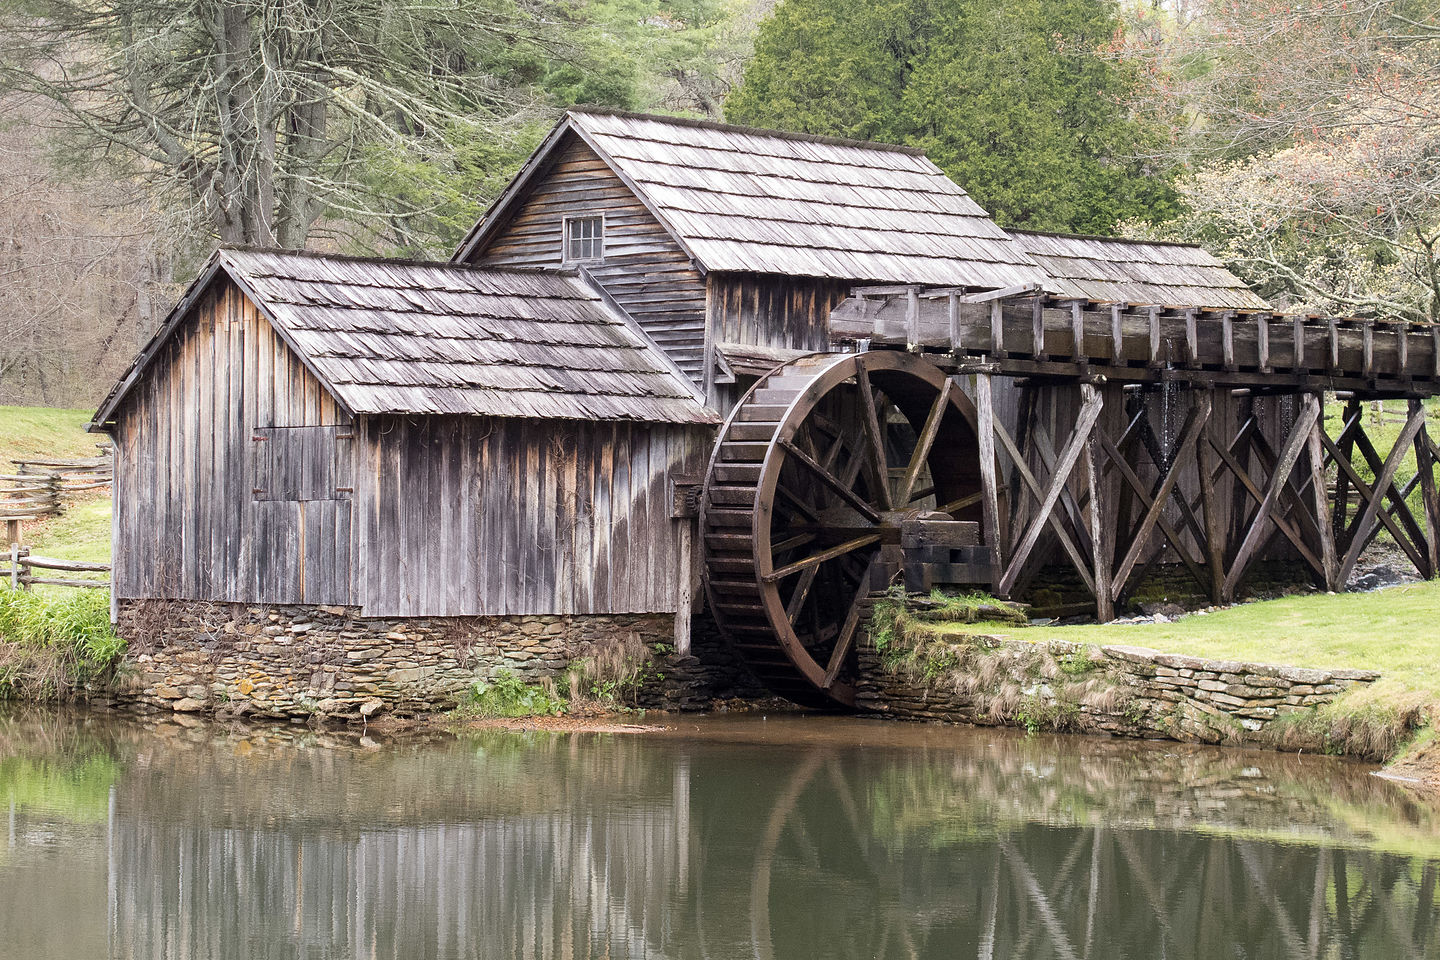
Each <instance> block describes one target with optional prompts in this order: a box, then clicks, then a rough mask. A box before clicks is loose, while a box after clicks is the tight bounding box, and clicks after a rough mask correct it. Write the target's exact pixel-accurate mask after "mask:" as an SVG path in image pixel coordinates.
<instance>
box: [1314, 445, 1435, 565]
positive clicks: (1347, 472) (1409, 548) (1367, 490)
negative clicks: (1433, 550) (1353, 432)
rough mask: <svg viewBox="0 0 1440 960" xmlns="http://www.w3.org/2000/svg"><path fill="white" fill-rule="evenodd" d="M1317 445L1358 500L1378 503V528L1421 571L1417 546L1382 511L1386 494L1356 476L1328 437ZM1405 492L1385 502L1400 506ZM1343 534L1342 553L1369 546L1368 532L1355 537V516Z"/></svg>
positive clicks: (1392, 516)
mask: <svg viewBox="0 0 1440 960" xmlns="http://www.w3.org/2000/svg"><path fill="white" fill-rule="evenodd" d="M1320 442H1321V443H1322V444H1324V446H1325V449H1326V450H1327V451H1328V453H1329V454H1330V457H1329V459H1330V460H1331V461H1333V462H1334V463H1335V466H1336V468H1337V469H1338V470H1339V471H1340V475H1341V476H1343V477H1346V478H1347V479H1348V480H1349V482H1350V484H1351V485H1352V486H1353V487H1354V488H1355V492H1356V493H1358V494H1360V500H1361V501H1362V502H1363V503H1367V504H1368V503H1370V502H1372V501H1376V500H1378V501H1379V503H1380V506H1379V507H1378V508H1377V512H1376V518H1377V519H1378V520H1379V521H1380V525H1381V526H1383V527H1384V528H1385V529H1386V530H1388V531H1390V536H1392V537H1394V538H1395V544H1396V545H1397V546H1398V547H1399V548H1400V549H1401V550H1403V551H1404V552H1405V555H1406V556H1407V557H1409V558H1410V562H1411V563H1413V564H1414V565H1415V569H1416V570H1422V571H1423V570H1424V568H1425V560H1424V556H1425V555H1424V554H1423V553H1422V552H1421V550H1420V547H1419V546H1417V545H1416V544H1415V543H1413V542H1412V541H1411V537H1410V535H1409V534H1407V533H1406V532H1405V531H1403V530H1401V529H1400V524H1399V522H1398V521H1397V520H1396V519H1395V514H1394V512H1393V511H1390V510H1386V509H1385V507H1384V503H1385V500H1386V497H1387V494H1386V493H1385V492H1384V491H1381V490H1380V489H1378V488H1374V487H1371V486H1370V484H1369V483H1367V482H1366V481H1365V479H1364V478H1363V477H1361V476H1360V474H1359V472H1358V471H1357V470H1356V469H1355V466H1354V464H1352V463H1351V462H1350V461H1349V460H1348V459H1346V458H1345V457H1344V456H1343V455H1342V454H1343V451H1341V450H1340V448H1339V447H1338V446H1337V445H1336V444H1334V443H1332V442H1331V441H1330V439H1329V438H1328V437H1324V436H1322V437H1321V438H1320ZM1382 469H1383V467H1382ZM1414 479H1415V480H1416V481H1418V480H1419V476H1418V475H1417V476H1416V477H1415V478H1414ZM1408 493H1409V488H1407V489H1402V490H1400V491H1398V492H1397V493H1395V494H1393V495H1390V496H1389V499H1391V500H1392V502H1393V501H1397V500H1398V501H1399V502H1400V503H1404V502H1405V498H1406V497H1407V496H1408ZM1362 512H1363V511H1362ZM1344 532H1345V537H1344V539H1343V540H1342V541H1341V542H1342V543H1343V544H1344V545H1345V551H1346V553H1348V552H1349V550H1350V548H1351V547H1353V546H1354V545H1355V543H1356V542H1359V543H1360V546H1359V548H1358V552H1360V553H1363V552H1364V551H1365V548H1366V547H1367V546H1369V545H1370V540H1371V538H1372V536H1373V534H1372V533H1367V534H1365V535H1364V536H1363V537H1361V536H1359V533H1360V525H1359V515H1357V516H1356V518H1355V521H1354V522H1352V523H1351V524H1350V527H1349V528H1348V529H1347V530H1345V531H1344ZM1337 576H1338V573H1337ZM1344 585H1345V584H1344V581H1341V582H1340V586H1341V587H1342V588H1343V587H1344Z"/></svg>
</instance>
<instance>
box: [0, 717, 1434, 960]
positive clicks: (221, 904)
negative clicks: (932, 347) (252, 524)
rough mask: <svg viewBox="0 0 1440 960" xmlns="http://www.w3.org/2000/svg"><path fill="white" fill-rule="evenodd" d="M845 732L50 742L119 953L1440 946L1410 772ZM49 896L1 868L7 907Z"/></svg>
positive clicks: (1393, 950) (717, 954) (1354, 953)
mask: <svg viewBox="0 0 1440 960" xmlns="http://www.w3.org/2000/svg"><path fill="white" fill-rule="evenodd" d="M839 724H841V722H840V721H835V720H819V721H816V720H811V721H808V723H807V725H806V726H804V727H796V728H793V729H790V728H786V727H784V726H783V725H781V724H777V723H776V722H775V721H774V720H773V719H772V721H771V723H770V725H769V727H768V732H767V733H766V735H765V740H766V742H765V743H764V744H761V743H758V742H755V740H754V733H753V728H747V727H745V726H741V725H737V726H736V727H735V728H733V732H734V737H733V739H732V740H731V741H729V742H721V741H720V740H719V739H718V738H716V737H714V736H710V737H702V738H699V739H692V740H686V739H681V738H672V737H653V738H649V737H647V738H636V737H608V738H607V737H595V736H576V737H555V736H531V737H525V736H519V737H517V736H512V735H509V734H498V735H493V736H485V737H479V738H474V739H464V740H452V739H448V738H437V739H436V740H435V741H433V742H429V743H422V742H408V743H405V742H402V743H396V744H391V745H388V746H386V747H384V748H383V749H373V748H371V747H367V746H364V745H361V744H360V743H359V742H357V740H356V739H355V738H346V737H337V738H334V739H326V738H325V737H323V736H317V735H314V734H308V733H300V734H294V735H292V734H285V735H278V734H273V733H262V734H259V735H255V734H226V733H218V734H217V731H216V730H215V729H214V728H211V727H203V728H195V729H190V730H187V729H184V728H181V727H177V726H174V725H168V724H162V725H159V726H156V727H154V728H152V729H149V730H142V729H139V728H129V727H127V726H126V725H121V724H111V725H105V726H103V727H102V728H101V731H100V732H101V733H102V735H103V737H104V738H105V739H104V740H103V743H101V746H100V748H95V747H94V744H93V743H92V745H91V746H90V747H86V746H84V737H78V739H76V740H74V741H67V740H65V739H64V738H63V737H60V738H52V740H50V741H48V742H51V743H54V744H56V745H57V747H60V748H63V749H60V750H59V752H57V753H56V754H55V756H56V757H57V758H59V759H57V760H56V763H57V764H59V765H62V766H63V764H64V763H66V762H69V761H67V760H65V759H64V758H65V757H69V758H72V759H76V758H83V757H93V756H95V755H97V751H98V755H101V756H107V757H110V758H111V759H112V760H113V762H114V763H115V764H116V769H117V771H118V774H117V782H116V785H115V788H114V798H115V799H114V809H113V814H112V815H111V817H110V819H109V822H108V827H104V826H101V825H89V826H85V827H83V828H79V827H77V828H76V835H77V836H80V835H82V834H83V835H84V836H87V837H90V836H92V835H93V839H94V841H95V842H96V845H97V846H98V847H99V849H101V850H104V849H106V847H107V845H108V854H109V856H108V859H107V858H106V857H105V856H103V855H100V856H96V857H94V858H93V859H92V860H88V861H83V862H84V863H86V864H89V867H90V869H92V870H94V871H97V873H96V875H94V876H93V878H92V881H91V884H90V885H91V888H92V889H95V890H97V891H101V892H99V894H98V896H99V898H100V900H101V901H103V899H104V893H103V891H104V889H105V887H106V885H107V884H108V886H109V890H110V896H109V929H110V931H111V934H112V936H113V948H112V955H113V956H117V957H125V958H129V957H135V958H141V957H146V958H148V957H155V956H162V955H163V956H168V957H173V958H177V960H190V958H199V957H206V958H210V957H214V958H224V957H246V958H250V957H254V958H260V960H264V958H266V957H271V956H273V957H282V956H283V957H293V956H306V957H332V956H333V957H347V958H349V957H355V958H362V957H404V958H411V957H427V958H428V957H435V958H449V957H455V958H462V957H536V958H541V957H543V958H570V957H597V956H606V957H657V958H659V957H672V956H673V957H678V958H685V960H692V958H693V960H702V958H704V960H709V958H714V960H731V958H736V957H753V958H755V960H769V958H780V960H790V958H805V957H821V956H823V957H827V958H829V957H837V958H843V957H851V956H853V957H906V958H909V957H916V958H919V957H947V958H948V957H954V956H961V957H969V956H974V957H981V958H985V957H988V958H1001V957H1033V958H1039V960H1044V958H1071V957H1073V958H1111V957H1146V958H1149V957H1160V956H1164V957H1169V958H1176V957H1194V958H1197V960H1198V958H1206V960H1208V958H1212V957H1235V956H1250V957H1261V956H1264V957H1284V958H1290V957H1296V958H1299V957H1306V958H1312V957H1313V958H1319V957H1341V958H1343V957H1357V958H1359V957H1371V956H1374V957H1406V958H1411V957H1414V958H1422V960H1423V958H1440V942H1437V933H1436V928H1437V926H1440V913H1437V897H1440V894H1437V889H1436V885H1437V884H1436V881H1437V869H1440V857H1437V856H1435V848H1434V847H1433V846H1428V847H1427V846H1425V843H1424V841H1425V839H1426V838H1429V839H1430V840H1431V841H1433V840H1434V838H1435V837H1436V836H1437V834H1440V830H1437V819H1436V814H1435V812H1434V811H1432V810H1429V809H1428V808H1424V807H1419V806H1415V805H1411V804H1407V803H1405V802H1403V800H1402V799H1401V795H1400V794H1398V793H1397V792H1396V790H1395V788H1394V787H1393V785H1390V784H1386V783H1384V782H1382V781H1378V780H1376V779H1375V778H1372V777H1368V776H1364V775H1359V774H1355V773H1352V772H1349V771H1348V770H1347V768H1345V767H1341V766H1338V765H1336V764H1333V763H1327V762H1305V761H1296V760H1295V759H1293V758H1285V757H1279V756H1271V755H1265V754H1254V753H1251V754H1247V753H1241V752H1235V751H1228V752H1227V751H1217V750H1210V749H1191V748H1188V747H1177V746H1175V745H1167V746H1166V747H1165V748H1163V749H1161V750H1156V751H1149V750H1147V749H1145V748H1143V747H1136V746H1135V745H1133V744H1121V745H1110V744H1105V743H1101V742H1097V741H1093V740H1081V739H1054V740H1051V739H1044V738H1037V739H1032V740H1023V739H1020V738H1016V737H1011V736H1009V735H1005V734H994V733H989V732H985V733H967V732H964V731H955V730H952V731H950V732H949V733H948V734H947V735H946V739H945V741H944V742H945V743H946V744H947V745H946V746H944V747H940V746H926V747H923V748H897V747H893V746H888V745H882V746H878V747H877V746H873V745H872V746H870V747H866V748H860V747H857V746H855V745H854V743H852V742H847V741H846V738H845V736H844V735H843V734H840V735H834V736H815V735H814V731H816V730H817V729H823V730H830V729H840V730H843V729H844V727H843V725H840V726H836V725H839ZM7 729H8V728H6V727H5V726H4V725H3V724H0V765H3V763H4V761H5V759H6V758H7V757H8V756H12V755H15V753H16V751H17V750H19V749H20V745H21V744H22V743H23V742H24V741H25V739H26V737H25V736H24V730H23V729H20V728H16V729H13V730H10V731H9V732H10V733H12V734H14V735H13V736H11V737H9V738H8V739H7ZM747 730H749V731H750V736H751V738H752V739H751V740H750V742H747V735H746V731H747ZM53 733H54V731H51V733H50V734H47V736H51V735H52V734H53ZM886 735H887V736H889V734H888V733H887V734H886ZM894 737H895V739H896V740H903V739H905V737H906V734H904V733H903V732H901V731H897V732H896V733H895V734H894ZM912 739H913V738H912ZM67 743H68V744H69V746H65V744H67ZM7 751H8V752H7ZM0 769H3V766H0ZM22 821H23V814H22ZM22 827H23V823H22ZM1367 831H1368V832H1367ZM1287 838H1288V840H1287ZM1282 841H1285V842H1282ZM1407 849H1408V850H1411V851H1412V852H1411V853H1409V854H1407V853H1406V852H1405V851H1406V850H1407ZM36 877H40V878H41V882H42V883H43V882H46V881H45V879H44V875H43V874H37V873H34V872H31V873H28V874H23V875H22V874H17V873H14V872H13V871H12V867H11V865H9V864H6V863H4V862H0V898H8V897H12V896H16V895H21V894H23V892H24V889H23V887H22V886H20V885H19V884H20V883H21V882H22V878H26V879H27V880H28V882H30V883H32V884H33V883H34V882H35V878H36ZM45 889H47V890H48V889H50V888H49V887H46V888H45ZM34 899H35V898H33V897H32V898H30V901H31V902H32V904H33V901H34ZM66 902H67V903H68V902H73V901H66ZM29 909H31V910H36V909H38V910H39V911H40V914H41V916H42V918H44V919H46V920H47V921H48V922H49V923H50V924H51V925H52V926H55V925H61V924H67V923H69V918H68V917H64V916H62V915H61V914H60V913H59V912H58V911H59V909H60V908H59V907H58V906H57V907H56V908H55V910H56V911H57V912H54V913H51V914H49V915H48V916H47V915H46V911H47V910H49V909H50V908H49V907H48V906H47V905H46V904H45V903H41V904H40V905H39V906H38V908H37V907H35V906H33V905H32V906H31V907H29ZM15 915H17V914H15V912H14V911H11V913H9V914H7V913H5V909H4V908H3V907H0V918H3V917H4V916H15ZM101 918H103V911H101ZM97 919H100V918H97ZM96 927H97V929H101V927H100V924H99V923H97V924H96ZM102 941H103V937H102ZM32 955H33V956H37V957H44V956H47V954H46V953H44V952H43V951H42V952H40V953H36V954H32ZM49 955H55V954H49ZM59 955H64V954H63V953H61V954H59Z"/></svg>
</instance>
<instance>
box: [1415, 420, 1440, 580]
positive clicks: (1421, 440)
mask: <svg viewBox="0 0 1440 960" xmlns="http://www.w3.org/2000/svg"><path fill="white" fill-rule="evenodd" d="M1410 416H1411V417H1416V418H1418V419H1419V420H1420V424H1421V425H1420V430H1419V432H1417V433H1416V434H1415V469H1416V472H1417V473H1418V474H1419V475H1420V500H1421V504H1422V505H1423V507H1424V511H1425V517H1424V521H1425V555H1426V557H1427V558H1429V561H1430V578H1431V579H1432V580H1433V579H1434V578H1436V577H1437V576H1440V536H1437V533H1440V497H1437V495H1436V491H1435V457H1434V452H1433V449H1432V446H1431V443H1430V437H1429V429H1428V425H1427V424H1426V422H1425V402H1424V401H1423V400H1420V399H1418V398H1416V399H1412V400H1411V401H1410Z"/></svg>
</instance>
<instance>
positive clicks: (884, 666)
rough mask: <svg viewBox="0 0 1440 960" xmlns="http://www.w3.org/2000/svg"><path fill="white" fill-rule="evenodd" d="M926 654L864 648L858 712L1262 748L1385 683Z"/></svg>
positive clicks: (1216, 663)
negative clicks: (1289, 721) (1302, 714)
mask: <svg viewBox="0 0 1440 960" xmlns="http://www.w3.org/2000/svg"><path fill="white" fill-rule="evenodd" d="M936 644H939V646H938V648H937V646H936ZM947 646H948V647H950V649H949V650H948V651H947V650H946V649H944V648H945V647H947ZM925 652H926V657H927V659H926V661H925V662H920V663H917V662H916V661H914V660H907V659H906V658H903V657H901V658H897V657H894V656H890V657H886V656H885V655H883V654H882V653H881V652H880V651H877V650H876V649H875V648H874V646H873V645H872V644H870V643H868V642H867V643H866V644H864V645H863V646H862V648H861V651H860V681H859V683H858V685H857V697H858V705H859V707H860V709H862V710H864V711H866V712H870V713H874V714H880V715H883V716H889V717H898V718H903V719H915V720H944V721H950V722H959V723H975V724H986V725H1037V724H1038V725H1041V726H1049V727H1052V728H1056V729H1073V730H1075V731H1077V732H1091V733H1109V734H1114V735H1118V736H1129V737H1141V738H1165V739H1172V740H1180V741H1197V742H1205V743H1220V742H1226V743H1245V742H1256V743H1263V742H1266V738H1265V736H1264V732H1265V730H1266V728H1267V727H1268V726H1269V725H1270V724H1271V723H1273V722H1274V721H1276V720H1277V719H1279V718H1281V717H1283V716H1285V715H1286V714H1290V713H1296V712H1299V711H1304V710H1308V709H1311V708H1314V707H1318V706H1322V705H1324V704H1327V703H1329V702H1330V701H1332V700H1334V699H1335V697H1337V696H1339V695H1340V694H1341V693H1343V692H1344V691H1345V690H1347V689H1349V688H1350V687H1352V686H1354V685H1356V684H1361V683H1370V682H1373V681H1374V680H1376V679H1378V678H1379V676H1380V675H1379V674H1378V673H1375V672H1373V671H1369V670H1315V669H1306V668H1302V667H1288V666H1276V665H1272V664H1260V663H1242V662H1237V661H1230V660H1208V659H1205V658H1203V657H1192V656H1181V655H1178V654H1168V653H1161V652H1159V651H1156V650H1149V649H1145V648H1142V647H1130V646H1100V647H1095V646H1089V645H1084V644H1076V643H1070V642H1068V641H1063V640H1049V641H1041V642H1038V643H1034V642H1027V641H1022V640H1015V639H1012V638H1005V637H979V636H977V637H969V638H966V639H965V641H964V642H963V643H954V644H946V643H944V642H943V641H934V640H932V641H929V642H928V644H927V647H926V651H925ZM981 657H983V658H986V659H990V661H991V662H990V665H989V667H988V668H987V669H984V671H983V672H984V674H985V675H986V676H987V677H989V678H990V681H989V685H988V687H987V686H986V685H985V683H983V682H981V681H979V680H978V676H979V675H980V673H981V672H982V668H980V667H979V666H978V658H981ZM926 663H928V664H930V666H929V667H927V666H926ZM936 664H939V665H940V666H939V667H937V666H935V665H936ZM1062 665H1065V666H1063V667H1062ZM1076 665H1079V669H1076ZM1066 667H1069V670H1067V669H1066ZM1006 690H1008V696H1007V695H1006V693H1005V692H1004V691H1006Z"/></svg>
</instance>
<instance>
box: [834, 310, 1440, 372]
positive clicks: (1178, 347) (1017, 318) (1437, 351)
mask: <svg viewBox="0 0 1440 960" xmlns="http://www.w3.org/2000/svg"><path fill="white" fill-rule="evenodd" d="M830 330H831V336H832V339H833V340H834V341H836V342H838V343H842V344H853V343H857V342H863V341H868V342H869V344H870V345H871V346H889V347H905V348H906V349H909V350H911V351H913V352H926V353H944V354H948V355H950V356H951V357H952V358H955V359H957V360H963V359H967V358H981V359H984V360H986V361H989V362H993V363H995V364H996V367H995V372H997V373H1003V374H1006V375H1010V376H1056V377H1081V378H1083V377H1086V376H1092V375H1102V376H1104V377H1106V378H1107V379H1109V380H1115V381H1118V382H1121V383H1156V382H1160V381H1174V382H1178V383H1185V384H1193V385H1195V386H1201V387H1228V388H1240V387H1248V388H1258V389H1261V390H1267V391H1278V392H1287V393H1288V392H1296V391H1314V390H1327V391H1358V392H1359V393H1361V394H1362V395H1364V396H1366V397H1370V398H1376V399H1380V398H1386V397H1415V396H1427V397H1428V396H1434V395H1435V394H1436V393H1437V392H1440V326H1435V325H1431V324H1414V323H1409V322H1407V321H1404V320H1384V319H1360V318H1340V317H1320V316H1309V315H1284V314H1274V313H1270V312H1266V311H1257V310H1213V309H1203V308H1198V307H1184V306H1164V305H1159V304H1130V303H1110V302H1097V301H1087V300H1066V299H1061V298H1058V297H1055V296H1050V295H1044V294H1037V292H1036V290H1035V288H1033V287H1012V288H1009V289H1005V290H993V291H983V292H979V293H968V292H966V291H965V290H964V289H960V288H930V289H926V288H921V287H915V286H890V287H862V288H860V289H858V290H856V291H855V296H853V297H852V298H851V299H849V300H847V301H845V302H844V303H842V304H841V305H840V306H839V307H837V308H836V309H835V311H834V312H833V313H832V314H831V321H830Z"/></svg>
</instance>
